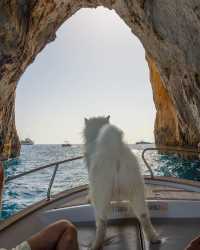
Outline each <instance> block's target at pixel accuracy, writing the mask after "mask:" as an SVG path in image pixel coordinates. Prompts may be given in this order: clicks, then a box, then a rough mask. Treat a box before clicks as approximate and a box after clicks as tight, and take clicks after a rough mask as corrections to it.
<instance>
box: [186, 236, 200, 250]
mask: <svg viewBox="0 0 200 250" xmlns="http://www.w3.org/2000/svg"><path fill="white" fill-rule="evenodd" d="M185 250H200V236H199V237H197V238H195V239H194V240H192V241H191V242H190V244H189V245H188V246H187V247H186V249H185Z"/></svg>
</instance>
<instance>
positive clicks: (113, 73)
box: [16, 7, 155, 144]
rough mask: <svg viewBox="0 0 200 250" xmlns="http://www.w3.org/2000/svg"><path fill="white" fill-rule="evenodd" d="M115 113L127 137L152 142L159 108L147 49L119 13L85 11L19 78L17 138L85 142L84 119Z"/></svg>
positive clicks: (65, 26) (114, 119)
mask: <svg viewBox="0 0 200 250" xmlns="http://www.w3.org/2000/svg"><path fill="white" fill-rule="evenodd" d="M100 115H110V116H111V118H110V121H111V123H113V124H115V125H116V126H118V127H120V128H121V129H122V130H123V131H124V135H125V140H126V142H127V143H134V142H136V141H138V140H148V141H154V136H153V126H154V119H155V107H154V103H153V97H152V89H151V85H150V82H149V71H148V66H147V62H146V61H145V55H144V48H143V47H142V44H141V42H140V41H139V40H138V38H137V37H136V36H135V35H133V34H132V33H131V30H130V28H129V27H128V26H127V25H126V24H125V23H124V22H123V20H121V19H120V17H118V16H117V14H116V13H115V12H114V11H111V10H107V9H105V8H102V7H100V8H97V9H82V10H80V11H78V12H77V13H76V14H75V15H73V16H72V17H71V18H70V19H69V20H67V21H66V22H65V23H64V24H63V25H62V26H61V27H60V29H59V30H58V31H57V38H56V40H55V41H54V42H52V43H50V44H48V45H47V46H46V47H45V49H43V51H42V52H41V53H40V54H39V55H38V56H37V57H36V59H35V61H34V63H32V64H31V65H30V66H29V67H28V68H27V70H26V72H25V73H24V75H23V76H22V77H21V79H20V81H19V83H18V87H17V95H16V126H17V130H18V134H19V136H20V139H24V138H25V137H30V138H31V139H33V140H34V141H35V143H38V144H57V143H58V144H59V143H63V142H64V141H65V140H68V141H70V142H71V143H82V142H83V140H82V129H83V126H84V117H86V118H89V117H92V116H100Z"/></svg>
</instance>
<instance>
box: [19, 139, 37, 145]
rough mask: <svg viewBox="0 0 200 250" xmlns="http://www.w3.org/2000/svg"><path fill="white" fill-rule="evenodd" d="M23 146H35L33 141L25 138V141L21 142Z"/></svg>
mask: <svg viewBox="0 0 200 250" xmlns="http://www.w3.org/2000/svg"><path fill="white" fill-rule="evenodd" d="M20 143H21V145H33V144H34V141H32V140H31V139H30V138H25V139H24V140H21V141H20Z"/></svg>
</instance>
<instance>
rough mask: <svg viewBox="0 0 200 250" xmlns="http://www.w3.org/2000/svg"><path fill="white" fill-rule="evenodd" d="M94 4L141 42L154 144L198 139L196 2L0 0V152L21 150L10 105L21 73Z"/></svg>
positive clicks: (199, 5) (199, 31) (199, 4)
mask: <svg viewBox="0 0 200 250" xmlns="http://www.w3.org/2000/svg"><path fill="white" fill-rule="evenodd" d="M97 6H104V7H106V8H109V9H114V10H115V11H116V13H117V14H118V15H119V16H120V17H121V18H122V19H123V20H124V22H125V23H126V24H127V25H128V26H129V27H130V29H131V31H132V32H133V33H134V34H135V35H136V36H137V37H138V38H139V39H140V41H141V43H142V44H143V46H144V49H145V51H146V55H147V57H148V58H149V59H148V61H149V67H150V73H151V83H152V89H153V96H154V101H155V105H156V109H157V115H156V121H155V130H154V133H155V139H156V143H157V144H166V145H169V144H170V145H172V144H174V145H194V146H195V145H196V144H197V143H198V142H199V141H200V122H199V119H200V1H199V0H190V1H184V0H173V1H167V0H163V1H154V0H76V1H74V0H31V1H25V0H1V1H0V143H1V144H0V153H2V152H3V150H4V151H6V153H7V154H11V153H12V155H13V156H14V155H16V154H17V153H18V152H19V148H20V147H19V141H18V137H17V134H16V129H15V120H14V119H15V116H14V103H15V90H16V86H17V82H18V80H19V78H20V76H21V75H22V74H23V72H24V71H25V69H26V68H27V66H28V65H29V64H30V63H32V62H33V61H34V59H35V57H36V56H37V55H38V53H39V52H40V51H41V50H42V49H44V48H45V46H46V45H47V44H48V43H49V42H51V41H53V40H54V39H55V38H56V30H57V29H58V28H59V27H60V26H61V25H62V23H63V22H65V21H66V20H67V19H68V18H70V17H71V16H72V15H73V14H74V13H75V12H77V11H78V10H79V9H81V8H84V7H91V8H93V7H97ZM66 46H67V41H66Z"/></svg>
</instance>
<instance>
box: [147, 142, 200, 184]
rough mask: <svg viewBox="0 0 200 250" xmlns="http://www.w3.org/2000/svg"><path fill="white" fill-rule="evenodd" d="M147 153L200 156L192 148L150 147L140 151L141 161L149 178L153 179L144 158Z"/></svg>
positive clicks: (149, 167) (198, 152) (199, 153)
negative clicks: (158, 152)
mask: <svg viewBox="0 0 200 250" xmlns="http://www.w3.org/2000/svg"><path fill="white" fill-rule="evenodd" d="M147 151H160V152H164V153H166V152H169V153H173V152H174V153H176V154H177V153H179V154H180V155H181V153H182V154H184V153H186V154H191V155H197V156H199V155H200V151H199V150H197V149H194V148H183V147H164V146H161V147H152V148H145V149H144V150H143V151H142V159H143V161H144V163H145V165H146V167H147V169H148V170H149V172H150V175H151V178H152V179H154V174H153V171H152V169H151V166H150V165H149V163H148V162H147V160H146V158H145V153H146V152H147Z"/></svg>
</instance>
